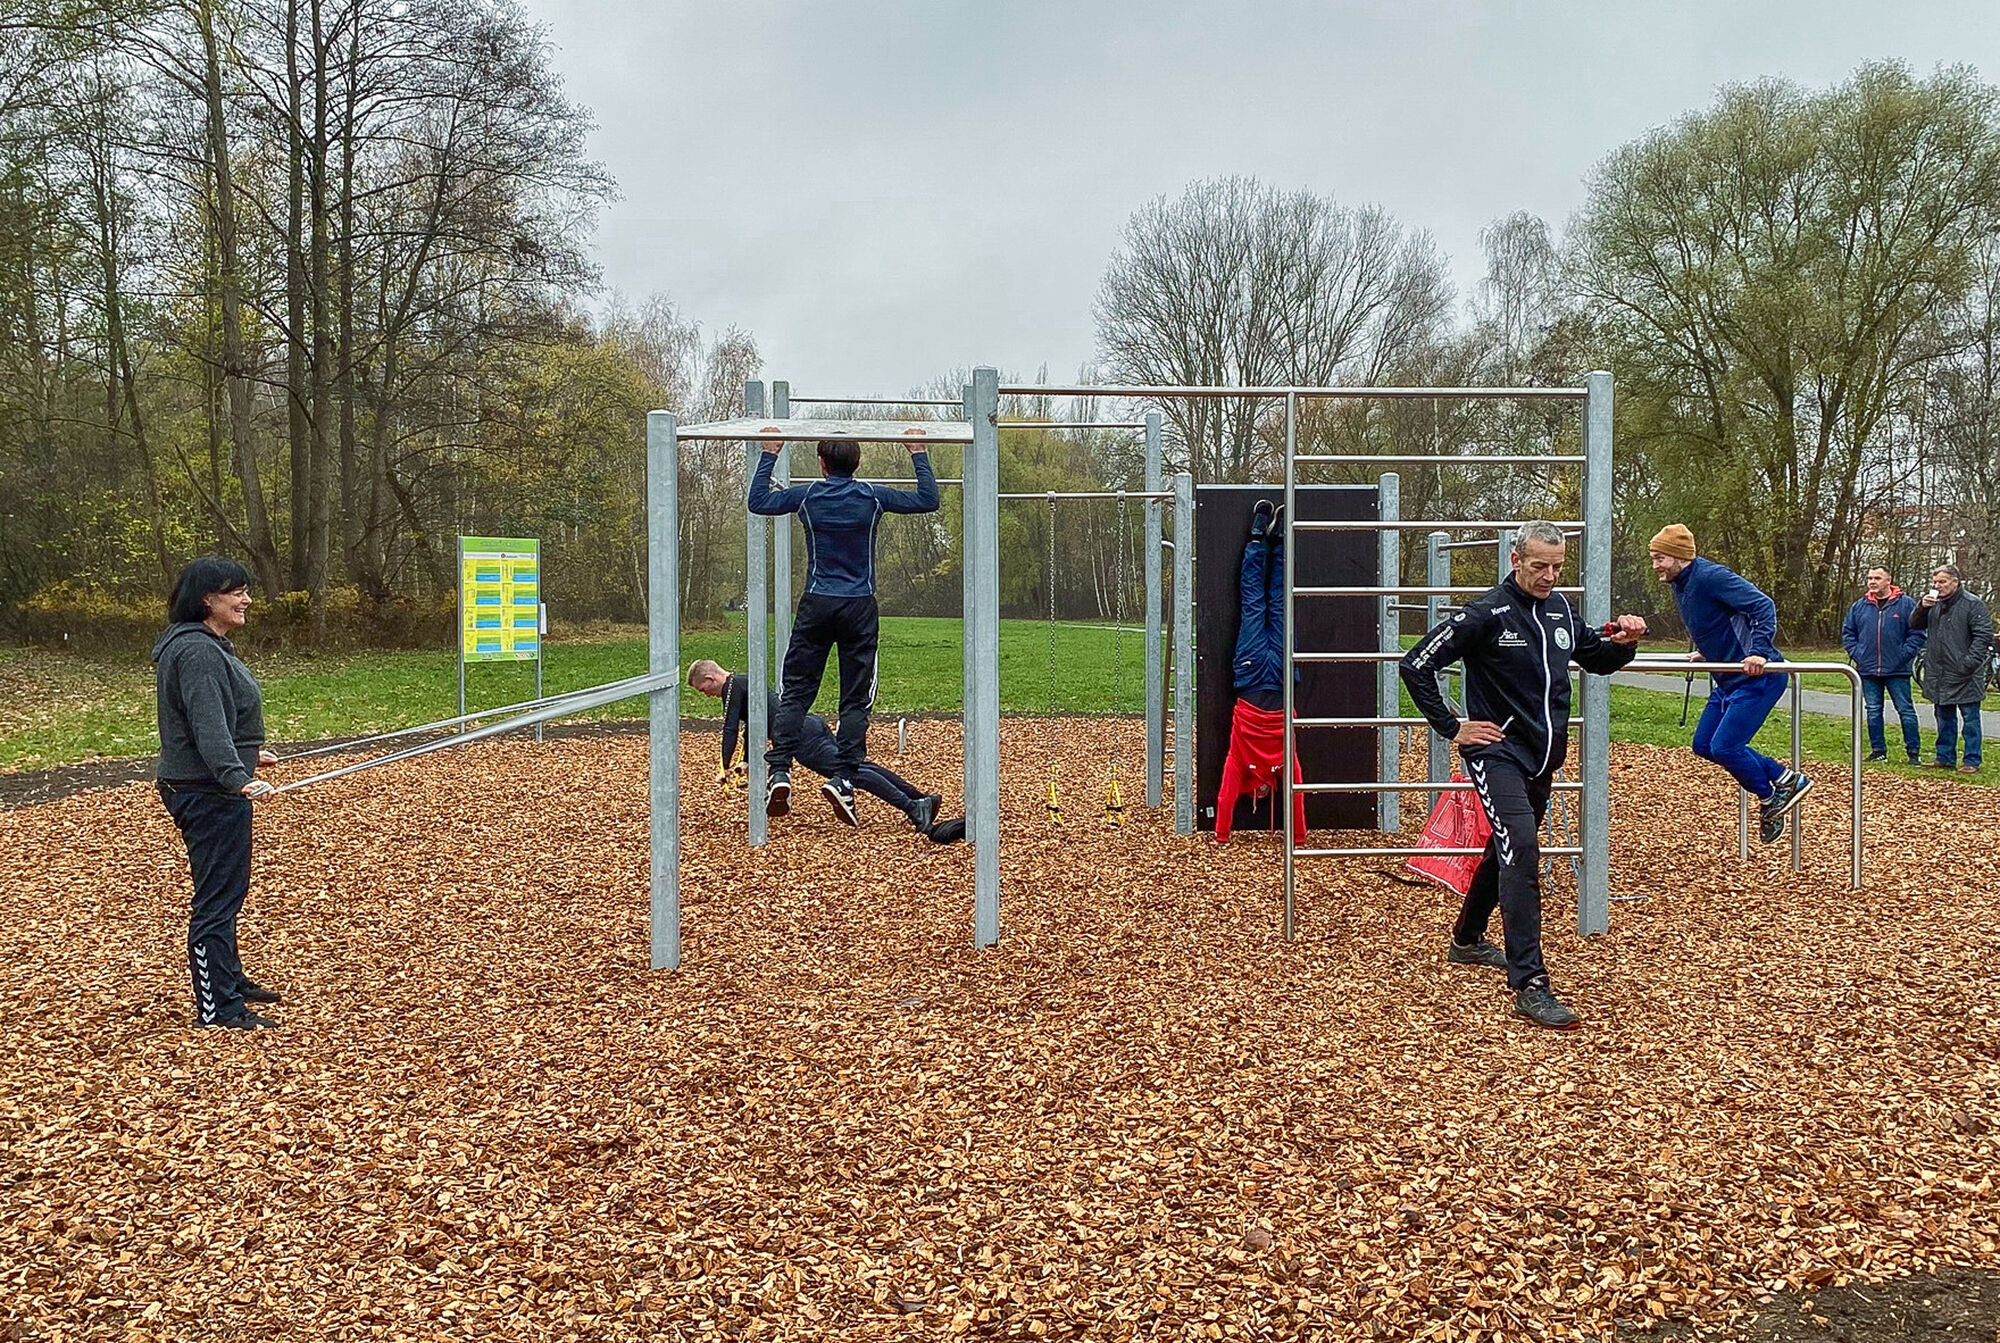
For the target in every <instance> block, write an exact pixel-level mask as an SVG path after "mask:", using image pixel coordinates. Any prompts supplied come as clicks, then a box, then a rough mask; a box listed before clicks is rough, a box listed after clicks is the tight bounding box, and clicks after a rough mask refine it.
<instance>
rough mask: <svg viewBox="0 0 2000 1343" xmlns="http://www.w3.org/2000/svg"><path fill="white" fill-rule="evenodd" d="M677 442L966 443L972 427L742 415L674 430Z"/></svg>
mask: <svg viewBox="0 0 2000 1343" xmlns="http://www.w3.org/2000/svg"><path fill="white" fill-rule="evenodd" d="M674 437H675V438H677V439H679V440H680V441H681V442H684V443H685V442H694V441H707V442H718V441H720V442H732V443H815V442H818V441H819V440H820V439H823V438H827V439H837V440H839V441H841V442H848V443H920V444H924V445H926V446H928V445H930V444H932V443H970V442H972V426H971V425H969V424H967V423H965V422H964V421H962V420H777V419H764V418H762V417H757V418H750V417H743V418H739V419H734V420H717V421H715V422H714V423H712V424H691V425H689V426H688V427H687V428H685V429H678V428H677V429H676V430H675V431H674Z"/></svg>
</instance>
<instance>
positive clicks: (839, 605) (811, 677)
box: [764, 592, 881, 783]
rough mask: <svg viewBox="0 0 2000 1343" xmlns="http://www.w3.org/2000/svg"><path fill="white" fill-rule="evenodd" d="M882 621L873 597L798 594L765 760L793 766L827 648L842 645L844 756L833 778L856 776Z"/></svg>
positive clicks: (865, 736)
mask: <svg viewBox="0 0 2000 1343" xmlns="http://www.w3.org/2000/svg"><path fill="white" fill-rule="evenodd" d="M880 632H881V621H880V618H879V617H878V616H877V614H876V611H875V599H874V598H873V597H822V596H819V595H818V594H816V593H811V592H808V593H807V594H806V595H805V596H803V597H801V598H799V609H798V614H797V615H795V616H794V617H793V618H792V646H791V647H790V648H787V649H786V650H785V691H784V695H783V697H782V698H781V699H779V701H778V721H777V722H775V723H773V724H772V725H771V749H770V750H769V751H766V752H765V753H764V763H765V764H767V765H769V766H770V767H771V768H772V769H790V768H791V767H792V758H793V757H794V756H796V755H797V754H798V751H799V735H800V730H801V727H802V726H803V724H804V722H805V716H806V710H808V709H810V708H811V707H812V702H813V700H814V699H815V698H816V697H817V696H818V695H819V683H820V680H821V678H823V677H824V676H825V675H826V659H827V654H829V653H831V652H832V651H833V650H834V649H835V648H838V649H839V650H840V734H839V740H840V759H839V762H838V764H837V765H836V768H835V773H834V774H833V775H832V776H831V777H834V778H839V779H845V780H846V781H847V782H848V783H853V782H854V776H855V773H856V772H857V771H858V770H859V769H860V768H861V762H862V761H863V760H865V759H867V757H868V711H869V710H870V709H871V708H873V707H874V705H875V644H876V640H877V638H878V636H879V635H880Z"/></svg>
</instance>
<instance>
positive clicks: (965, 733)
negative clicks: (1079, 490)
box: [958, 383, 1000, 849]
mask: <svg viewBox="0 0 2000 1343" xmlns="http://www.w3.org/2000/svg"><path fill="white" fill-rule="evenodd" d="M964 410H965V421H966V423H967V424H971V425H975V426H976V425H977V423H978V415H977V411H976V407H975V404H974V401H973V395H972V385H971V384H970V383H968V384H966V386H965V401H964ZM978 433H979V430H978V429H977V428H976V427H975V428H974V429H973V435H974V437H975V438H977V436H978ZM993 437H994V442H995V443H996V444H997V443H998V442H999V438H1000V435H999V431H998V430H997V429H996V430H995V431H994V435H993ZM972 447H973V445H972V444H970V443H968V444H966V445H965V447H964V448H962V449H960V451H959V472H958V475H959V482H960V483H959V491H958V555H959V574H958V578H959V598H958V636H959V642H960V643H961V644H963V645H964V649H963V655H962V663H963V671H962V673H961V677H960V687H959V697H958V719H959V733H958V735H959V745H960V751H959V757H960V765H961V769H960V785H961V788H962V790H963V791H962V792H961V793H960V796H961V797H963V798H964V799H965V842H966V843H968V844H970V845H972V846H973V847H974V848H975V849H976V848H977V847H978V844H979V817H978V816H977V815H975V814H974V808H973V805H972V797H973V794H974V792H975V791H976V788H975V785H974V780H975V779H977V778H978V777H979V740H978V737H977V736H976V734H974V732H973V731H972V688H973V687H974V686H975V685H977V684H978V683H979V667H978V662H977V655H976V652H975V649H976V646H977V643H978V641H977V640H975V639H974V638H973V637H972V632H973V630H974V629H976V628H977V627H978V624H979V610H978V601H977V598H976V597H975V595H974V591H973V582H972V552H973V548H974V538H975V537H976V536H977V534H978V532H979V518H980V512H979V509H978V508H977V507H975V506H974V491H975V487H976V484H977V481H978V479H979V473H978V471H977V470H976V469H975V468H974V466H973V463H972V458H973V451H972ZM994 507H995V508H996V509H997V508H998V507H999V505H998V504H995V505H994Z"/></svg>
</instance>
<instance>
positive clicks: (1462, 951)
mask: <svg viewBox="0 0 2000 1343" xmlns="http://www.w3.org/2000/svg"><path fill="white" fill-rule="evenodd" d="M1444 958H1445V959H1446V960H1448V961H1450V962H1451V963H1452V964H1453V965H1483V966H1485V967H1487V968H1488V969H1489V970H1505V969H1506V968H1507V953H1506V952H1504V951H1502V950H1500V948H1498V947H1496V946H1494V945H1493V944H1492V943H1491V942H1488V941H1487V940H1486V939H1485V938H1483V937H1482V938H1480V939H1479V940H1478V941H1477V942H1454V943H1452V944H1451V950H1449V951H1447V952H1445V954H1444Z"/></svg>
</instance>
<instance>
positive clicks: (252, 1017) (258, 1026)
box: [194, 1007, 278, 1031]
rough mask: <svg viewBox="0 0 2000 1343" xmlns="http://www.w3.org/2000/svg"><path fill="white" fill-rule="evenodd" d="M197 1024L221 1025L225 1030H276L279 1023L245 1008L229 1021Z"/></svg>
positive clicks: (200, 1022)
mask: <svg viewBox="0 0 2000 1343" xmlns="http://www.w3.org/2000/svg"><path fill="white" fill-rule="evenodd" d="M194 1024H195V1025H197V1026H219V1027H221V1028H222V1029H223V1030H225V1031H274V1030H276V1029H278V1023H277V1022H275V1021H273V1020H271V1019H270V1018H269V1017H260V1016H258V1015H257V1014H256V1013H255V1012H252V1011H251V1010H250V1009H249V1008H247V1007H246V1008H244V1009H243V1010H242V1011H241V1012H239V1013H237V1014H236V1015H235V1016H233V1017H231V1018H229V1019H228V1020H227V1021H197V1022H195V1023H194Z"/></svg>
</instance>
